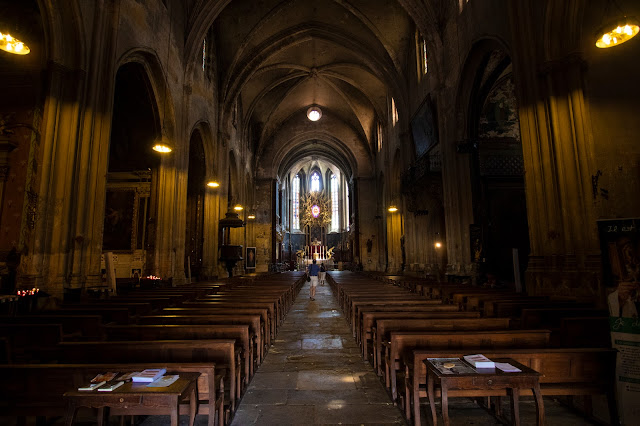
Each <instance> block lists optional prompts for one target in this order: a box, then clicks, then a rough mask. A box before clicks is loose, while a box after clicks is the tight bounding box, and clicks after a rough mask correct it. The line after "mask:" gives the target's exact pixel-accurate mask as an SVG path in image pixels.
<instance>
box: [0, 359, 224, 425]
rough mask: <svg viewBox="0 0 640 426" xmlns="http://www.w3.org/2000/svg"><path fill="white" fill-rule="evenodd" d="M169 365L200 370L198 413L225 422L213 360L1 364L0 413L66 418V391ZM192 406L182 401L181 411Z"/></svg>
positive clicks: (179, 369) (220, 382)
mask: <svg viewBox="0 0 640 426" xmlns="http://www.w3.org/2000/svg"><path fill="white" fill-rule="evenodd" d="M146 368H166V369H167V372H171V373H178V374H179V373H182V372H197V373H200V377H199V379H198V403H199V405H198V414H202V415H207V416H209V419H208V425H209V426H213V425H214V424H216V425H218V426H223V425H224V420H225V415H224V387H223V379H224V377H223V376H222V375H221V373H222V374H224V371H222V372H220V371H218V370H217V369H216V366H215V364H212V363H172V362H167V363H143V364H135V363H105V364H16V365H0V376H1V377H2V386H0V415H1V416H10V417H32V416H36V417H64V415H65V413H66V409H67V406H66V402H65V400H64V398H63V394H64V393H65V392H67V391H70V390H75V389H77V388H78V387H80V386H83V385H86V384H87V383H89V382H90V381H91V379H92V378H93V377H95V376H96V375H97V374H100V373H105V372H108V371H113V372H120V373H122V372H131V371H142V370H144V369H146ZM188 409H189V405H188V404H181V406H180V412H181V414H186V413H188ZM216 418H217V420H218V421H217V422H215V419H216Z"/></svg>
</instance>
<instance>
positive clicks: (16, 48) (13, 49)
mask: <svg viewBox="0 0 640 426" xmlns="http://www.w3.org/2000/svg"><path fill="white" fill-rule="evenodd" d="M0 50H4V51H5V52H9V53H13V54H16V55H26V54H28V53H29V52H31V49H29V46H27V45H26V44H24V42H22V41H20V40H18V39H17V38H15V37H12V36H11V35H10V34H3V33H1V32H0Z"/></svg>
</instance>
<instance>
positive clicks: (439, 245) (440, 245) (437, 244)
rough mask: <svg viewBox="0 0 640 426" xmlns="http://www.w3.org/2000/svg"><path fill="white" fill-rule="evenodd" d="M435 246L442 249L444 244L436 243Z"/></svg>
mask: <svg viewBox="0 0 640 426" xmlns="http://www.w3.org/2000/svg"><path fill="white" fill-rule="evenodd" d="M434 246H435V247H436V248H440V247H442V243H435V244H434Z"/></svg>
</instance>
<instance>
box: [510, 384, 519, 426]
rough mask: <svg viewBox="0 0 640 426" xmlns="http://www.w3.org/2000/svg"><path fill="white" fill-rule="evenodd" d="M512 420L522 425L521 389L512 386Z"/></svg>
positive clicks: (517, 425) (515, 423) (515, 424)
mask: <svg viewBox="0 0 640 426" xmlns="http://www.w3.org/2000/svg"><path fill="white" fill-rule="evenodd" d="M511 422H512V424H513V425H514V426H520V389H518V388H511Z"/></svg>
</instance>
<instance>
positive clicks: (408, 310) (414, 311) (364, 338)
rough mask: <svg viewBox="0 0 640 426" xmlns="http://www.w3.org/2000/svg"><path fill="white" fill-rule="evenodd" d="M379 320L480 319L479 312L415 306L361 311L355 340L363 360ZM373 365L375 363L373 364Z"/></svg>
mask: <svg viewBox="0 0 640 426" xmlns="http://www.w3.org/2000/svg"><path fill="white" fill-rule="evenodd" d="M381 318H388V319H393V318H413V319H420V318H424V319H426V318H434V319H439V318H480V313H479V312H439V311H433V310H431V309H430V307H424V308H422V309H421V308H420V307H415V306H392V307H387V306H384V307H374V308H371V310H369V309H367V310H362V311H361V312H360V316H359V321H358V322H359V324H360V325H359V326H358V328H357V330H356V331H357V332H356V340H357V342H358V343H359V344H360V345H361V347H362V349H363V354H362V356H363V358H364V360H365V361H367V360H368V356H369V355H368V353H367V351H365V350H364V349H365V348H367V347H368V345H369V341H370V340H372V339H373V334H372V333H373V326H374V324H375V321H376V320H378V319H381ZM374 365H375V363H374Z"/></svg>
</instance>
